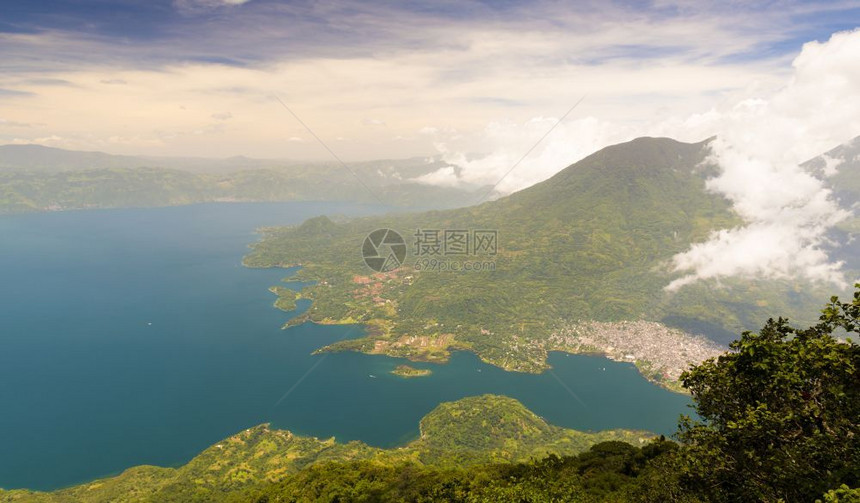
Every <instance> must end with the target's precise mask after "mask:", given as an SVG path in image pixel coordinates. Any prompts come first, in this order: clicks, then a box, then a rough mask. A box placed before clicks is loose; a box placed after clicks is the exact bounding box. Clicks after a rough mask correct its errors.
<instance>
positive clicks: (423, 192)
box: [0, 145, 477, 214]
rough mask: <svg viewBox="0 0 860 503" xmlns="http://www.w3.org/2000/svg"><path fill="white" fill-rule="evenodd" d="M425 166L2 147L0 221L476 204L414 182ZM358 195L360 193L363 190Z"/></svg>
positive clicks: (469, 196) (428, 165)
mask: <svg viewBox="0 0 860 503" xmlns="http://www.w3.org/2000/svg"><path fill="white" fill-rule="evenodd" d="M440 165H441V164H440V162H438V161H431V162H428V161H427V160H425V159H406V160H397V161H372V162H362V163H356V164H355V165H354V166H351V169H352V170H353V171H355V173H356V175H357V176H359V177H360V178H361V180H362V182H363V183H365V184H366V185H368V187H370V188H371V189H372V190H373V194H371V193H369V192H368V191H366V190H363V189H362V190H357V187H358V186H357V182H356V179H355V177H354V176H353V175H352V174H351V173H350V172H349V171H348V170H346V169H344V168H343V166H340V165H339V164H335V163H297V162H286V161H261V160H254V159H246V158H233V159H225V160H205V159H167V158H139V157H126V156H112V155H107V154H103V153H99V152H73V151H65V150H59V149H51V148H45V147H38V146H17V145H6V146H0V214H4V213H21V212H29V211H45V210H66V209H81V208H119V207H146V206H173V205H181V204H190V203H200V202H212V201H224V202H231V201H307V200H314V201H354V202H367V203H374V204H376V203H380V202H381V203H383V204H388V205H393V206H412V207H433V208H444V207H453V206H458V205H465V204H469V203H471V202H473V201H474V200H475V199H476V197H477V195H475V194H473V193H472V190H475V189H477V187H472V188H470V189H466V190H461V189H453V188H443V187H434V186H430V185H423V184H420V183H416V182H414V181H410V180H411V179H414V178H416V177H418V176H421V175H423V174H427V173H430V172H432V171H434V170H436V169H438V168H439V167H440ZM358 188H360V187H358Z"/></svg>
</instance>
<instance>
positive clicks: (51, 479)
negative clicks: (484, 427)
mask: <svg viewBox="0 0 860 503" xmlns="http://www.w3.org/2000/svg"><path fill="white" fill-rule="evenodd" d="M382 211H383V208H379V207H372V206H362V205H354V204H342V203H308V202H304V203H256V204H201V205H192V206H183V207H172V208H154V209H122V210H98V211H75V212H64V213H47V214H30V215H16V216H5V217H0V281H2V283H0V446H2V449H0V487H3V488H6V489H11V488H20V487H26V488H30V489H40V490H49V489H53V488H57V487H62V486H67V485H71V484H76V483H80V482H84V481H88V480H92V479H95V478H98V477H103V476H107V475H112V474H116V473H119V472H121V471H122V470H124V469H126V468H128V467H131V466H134V465H140V464H153V465H159V466H177V465H180V464H183V463H185V462H187V461H188V460H189V459H191V458H192V457H193V456H194V455H195V454H197V453H198V452H200V451H202V450H203V449H205V448H206V447H208V446H209V445H211V444H213V443H216V442H217V441H219V440H221V439H223V438H225V437H227V436H229V435H231V434H234V433H237V432H238V431H240V430H242V429H244V428H248V427H250V426H254V425H257V424H260V423H265V422H270V423H272V424H273V426H274V427H277V428H286V429H290V430H292V431H293V432H296V433H298V434H303V435H314V436H318V437H331V436H334V437H336V438H337V439H338V440H342V441H346V440H363V441H365V442H367V443H369V444H371V445H376V446H393V445H397V444H400V443H403V442H406V441H409V440H410V439H413V438H415V437H416V436H417V435H418V421H419V419H420V418H421V417H422V416H423V415H425V414H426V413H427V412H429V411H430V410H432V409H433V408H434V407H435V406H436V405H437V404H438V403H439V402H442V401H450V400H456V399H458V398H462V397H465V396H472V395H479V394H483V393H497V394H504V395H508V396H511V397H514V398H516V399H518V400H520V401H521V402H522V403H523V404H525V405H526V406H527V407H529V408H530V409H531V410H533V411H534V412H535V413H537V414H539V415H541V416H543V417H544V418H545V419H547V420H548V421H550V422H552V423H554V424H556V425H559V426H565V427H570V428H577V429H583V430H599V429H608V428H634V429H645V430H650V431H654V432H657V433H665V434H670V433H671V432H672V431H674V429H675V425H676V423H677V418H678V415H679V414H681V413H685V412H688V410H689V409H688V408H687V404H688V403H689V399H688V398H687V397H685V396H682V395H678V394H674V393H670V392H668V391H665V390H663V389H661V388H658V387H657V386H654V385H652V384H650V383H648V382H647V381H646V380H644V379H643V378H641V377H640V376H639V374H638V373H637V372H636V370H635V368H634V367H633V366H632V365H630V364H626V363H616V362H611V361H608V360H606V359H604V358H599V357H590V356H579V355H565V354H560V353H553V354H551V356H550V363H551V364H552V366H553V367H554V371H553V373H544V374H541V375H528V374H518V373H509V372H504V371H502V370H500V369H498V368H495V367H491V366H488V365H486V364H484V363H481V362H480V360H478V359H477V358H476V357H475V356H474V355H472V354H470V353H462V352H461V353H455V354H454V355H453V357H452V358H451V361H450V362H449V363H448V364H445V365H432V364H413V365H414V366H415V367H421V368H432V370H433V375H432V376H429V377H423V378H416V379H403V378H399V377H396V376H393V375H391V374H389V371H390V370H392V369H393V368H394V367H396V366H397V365H399V364H401V363H403V362H404V360H401V359H396V358H389V357H385V356H371V355H363V354H358V353H334V354H327V355H321V356H312V355H311V353H312V352H313V351H314V350H315V349H317V348H319V347H321V346H324V345H326V344H328V343H330V342H333V341H336V340H339V339H342V338H345V337H355V336H359V335H361V334H362V331H361V330H362V329H361V327H359V326H317V325H311V324H304V325H301V326H297V327H293V328H291V329H289V330H281V328H280V327H281V326H282V325H283V324H284V323H285V322H286V321H287V320H288V319H289V318H290V313H285V312H283V311H279V310H277V309H275V308H274V307H273V306H272V303H273V302H274V300H275V296H274V295H273V294H272V293H270V292H269V291H268V287H270V286H272V285H276V284H278V283H279V281H280V280H281V279H282V278H284V277H285V276H287V275H288V274H289V271H286V270H283V269H248V268H245V267H242V265H241V259H242V256H243V255H244V254H245V253H246V252H247V246H248V244H250V243H252V242H254V241H255V240H256V239H257V238H258V236H257V235H256V234H255V232H254V230H255V229H256V228H258V227H260V226H271V225H280V224H290V223H299V222H301V221H303V220H304V219H306V218H309V217H312V216H316V215H319V214H330V215H331V214H343V215H363V214H372V213H379V212H382ZM356 253H359V250H358V249H356ZM300 307H301V306H300ZM371 376H373V377H371ZM559 381H561V382H563V383H564V386H562V384H560V382H559Z"/></svg>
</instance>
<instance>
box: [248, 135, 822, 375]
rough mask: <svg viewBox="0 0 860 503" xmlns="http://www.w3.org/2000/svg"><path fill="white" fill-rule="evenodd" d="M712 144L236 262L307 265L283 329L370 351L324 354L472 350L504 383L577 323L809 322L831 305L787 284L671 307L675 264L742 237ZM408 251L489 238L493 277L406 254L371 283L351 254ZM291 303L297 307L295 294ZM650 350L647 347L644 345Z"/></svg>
mask: <svg viewBox="0 0 860 503" xmlns="http://www.w3.org/2000/svg"><path fill="white" fill-rule="evenodd" d="M707 154H708V149H707V144H706V142H703V143H697V144H686V143H680V142H677V141H674V140H670V139H654V138H640V139H637V140H634V141H632V142H629V143H625V144H621V145H616V146H613V147H608V148H606V149H603V150H601V151H600V152H597V153H595V154H593V155H591V156H589V157H587V158H585V159H583V160H582V161H580V162H578V163H576V164H574V165H573V166H570V167H568V168H566V169H564V170H563V171H561V172H560V173H558V174H557V175H555V176H554V177H552V178H550V179H549V180H547V181H545V182H542V183H539V184H537V185H535V186H533V187H530V188H528V189H525V190H523V191H520V192H517V193H515V194H513V195H511V196H509V197H505V198H502V199H499V200H497V201H492V202H487V203H484V204H481V205H479V206H475V207H470V208H463V209H456V210H448V211H435V212H428V213H421V214H412V215H395V216H388V217H372V218H363V219H357V220H352V221H349V222H345V223H335V222H332V221H331V220H329V219H327V218H326V217H319V218H315V219H312V220H309V221H307V222H305V223H304V224H302V225H301V226H298V227H291V228H278V229H268V230H267V231H266V232H265V235H264V238H263V240H262V241H261V242H260V243H257V244H256V245H255V246H254V248H253V251H252V253H250V254H249V255H248V256H247V257H246V258H245V263H246V265H249V266H252V267H271V266H281V267H285V266H292V265H301V266H302V269H301V270H300V271H299V273H298V276H297V278H298V279H299V280H303V281H318V283H317V284H316V285H315V286H311V287H308V288H306V289H304V290H303V292H302V295H303V296H304V297H307V298H310V299H312V300H313V305H312V306H311V308H310V309H309V310H308V311H307V312H306V313H305V314H303V315H302V316H300V317H298V318H295V319H294V320H292V321H291V323H296V324H297V323H302V322H304V321H308V320H310V321H313V322H317V323H341V322H349V323H352V322H361V323H365V324H367V325H369V326H370V327H371V334H370V336H368V337H367V338H365V339H359V340H350V341H343V342H341V343H338V344H335V345H333V346H331V347H330V348H329V349H351V350H360V351H365V352H376V353H386V354H391V355H396V356H404V357H408V358H411V359H415V360H434V361H440V360H444V359H445V358H447V355H448V352H449V350H450V349H455V348H456V349H468V350H471V351H474V352H476V353H477V354H478V355H479V356H480V357H481V358H482V359H483V360H485V361H487V362H489V363H492V364H495V365H498V366H501V367H503V368H506V369H511V370H520V371H529V372H535V371H541V370H543V369H545V368H546V363H545V359H546V355H547V352H548V351H552V350H570V348H568V347H559V346H558V345H557V344H555V343H553V342H551V341H550V340H549V337H550V335H552V334H553V333H554V332H556V331H558V330H559V329H560V327H562V326H565V325H567V324H570V323H576V322H578V321H588V320H596V321H606V322H613V321H622V320H639V319H645V320H650V321H658V322H663V323H666V324H669V325H673V326H676V327H679V328H682V329H686V330H689V331H692V332H699V333H701V332H704V333H706V334H708V335H710V336H712V337H714V338H716V339H717V340H720V341H722V342H724V343H727V342H728V341H729V340H730V337H731V334H732V333H739V332H740V331H742V330H745V329H748V328H754V327H756V326H761V324H762V323H763V322H764V321H765V320H766V319H767V313H769V312H773V311H778V312H784V313H787V314H789V315H791V316H792V317H794V318H796V319H800V320H802V321H806V322H811V321H813V320H814V319H815V312H816V305H817V303H816V301H815V299H817V298H821V297H822V296H823V295H825V292H823V290H822V289H821V288H820V287H814V286H810V285H805V284H801V283H794V282H787V281H786V282H776V281H743V282H741V281H733V280H728V281H724V282H723V283H722V286H717V285H714V284H712V283H699V284H695V285H691V286H688V287H685V288H683V289H682V290H681V291H680V292H678V293H675V294H669V293H666V292H664V290H663V289H664V287H665V286H666V285H668V284H669V283H670V282H671V281H672V280H673V279H675V278H677V277H678V273H673V272H672V271H671V267H670V263H669V261H670V259H671V257H672V256H673V255H675V254H676V253H679V252H682V251H684V250H686V249H688V247H689V246H690V244H691V243H695V242H700V241H703V240H705V239H706V238H707V237H708V236H709V234H710V233H711V232H712V231H714V230H717V229H723V228H728V227H732V226H735V225H738V224H739V223H740V222H739V219H738V218H737V217H736V216H735V215H734V214H733V212H732V211H731V210H730V205H729V203H728V202H727V201H725V200H723V199H722V198H720V197H718V196H717V195H714V194H713V193H710V192H708V191H706V190H705V180H706V178H707V177H708V176H710V175H712V174H713V170H714V168H713V166H709V165H707V164H705V163H704V161H705V159H706V157H707ZM384 227H388V228H392V229H395V230H397V231H399V232H400V233H401V234H403V235H404V237H405V238H406V239H407V241H408V242H410V244H412V242H413V241H414V238H413V235H414V234H415V232H416V230H417V229H492V230H497V231H498V253H497V255H495V256H484V255H476V256H473V257H467V258H466V259H463V258H461V257H453V258H452V257H449V258H452V259H453V260H455V261H456V260H473V259H474V260H482V261H484V260H492V261H494V262H495V264H496V265H495V270H493V271H481V272H457V271H450V270H449V271H428V270H423V271H416V270H414V268H413V266H414V264H415V263H416V261H417V260H418V259H420V258H421V257H416V256H415V255H414V252H415V250H414V247H413V246H410V255H409V256H408V257H407V260H406V263H405V264H404V266H403V267H401V268H400V269H398V270H396V271H394V272H392V273H388V274H372V271H370V270H369V269H368V268H367V267H366V266H365V265H364V263H363V261H362V257H361V254H360V250H361V248H360V247H361V243H362V241H363V240H364V237H365V236H366V235H367V234H368V233H369V232H370V231H372V230H374V229H377V228H384ZM289 295H293V294H292V293H289ZM643 337H647V334H643Z"/></svg>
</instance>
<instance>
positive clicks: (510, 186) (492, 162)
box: [418, 117, 633, 194]
mask: <svg viewBox="0 0 860 503" xmlns="http://www.w3.org/2000/svg"><path fill="white" fill-rule="evenodd" d="M557 123H558V119H557V118H554V117H536V118H533V119H530V120H528V121H526V122H525V123H523V124H517V123H515V122H512V121H500V122H492V123H490V124H489V125H488V126H487V127H486V128H485V129H484V131H483V134H482V137H481V139H480V141H481V142H482V143H483V144H484V145H485V146H486V147H487V148H488V149H489V151H490V153H489V154H485V155H478V156H475V155H470V154H467V153H464V152H461V151H452V149H451V148H449V145H448V144H447V143H441V142H437V143H436V144H435V147H436V150H437V151H438V152H439V153H440V154H441V157H442V160H444V161H445V162H447V163H448V164H449V165H452V166H456V167H457V168H459V169H458V170H453V169H449V168H441V169H439V170H438V171H436V172H434V173H430V174H428V175H424V176H422V177H420V178H419V179H418V181H420V182H421V183H428V184H433V183H436V184H439V185H446V186H457V185H469V186H475V185H481V186H483V185H490V186H493V185H495V186H496V187H495V191H496V192H497V193H498V194H510V193H511V192H514V191H517V190H520V189H523V188H525V187H528V186H531V185H534V184H535V183H538V182H540V181H543V180H545V179H547V178H549V177H551V176H552V175H554V174H555V173H557V172H558V171H559V170H561V169H563V168H564V167H566V166H568V165H570V164H573V163H574V162H576V161H578V160H580V159H582V158H583V157H585V156H586V155H588V154H591V153H593V152H595V151H596V150H598V149H600V148H602V147H604V146H606V145H608V144H610V143H617V142H620V141H623V140H626V139H631V138H632V135H633V132H632V130H630V129H629V128H625V127H619V126H617V125H615V124H612V123H609V122H606V121H600V120H598V119H596V118H594V117H586V118H582V119H570V118H568V119H567V120H566V121H564V122H562V123H561V124H558V125H557V126H556V124H557ZM553 128H554V129H553ZM550 130H552V131H551V132H550V133H549V136H547V137H546V138H545V139H544V140H543V141H541V142H540V143H538V142H539V140H541V137H543V136H544V135H545V134H547V132H548V131H550ZM530 150H531V152H530V153H529V155H528V156H526V157H525V158H524V157H523V156H524V155H525V154H526V153H527V152H529V151H530Z"/></svg>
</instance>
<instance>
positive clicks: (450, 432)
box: [0, 395, 652, 502]
mask: <svg viewBox="0 0 860 503" xmlns="http://www.w3.org/2000/svg"><path fill="white" fill-rule="evenodd" d="M651 437H652V435H650V434H647V433H643V432H635V431H627V430H608V431H603V432H597V433H585V432H579V431H576V430H568V429H564V428H559V427H557V426H553V425H550V424H548V423H546V422H545V421H544V420H543V419H541V418H540V417H538V416H536V415H535V414H534V413H532V412H531V411H529V410H528V409H526V408H525V407H524V406H523V405H522V404H521V403H519V402H518V401H516V400H514V399H512V398H507V397H503V396H496V395H483V396H477V397H469V398H464V399H461V400H458V401H456V402H451V403H442V404H440V405H439V406H438V407H437V408H436V409H434V410H433V411H431V412H430V413H429V414H427V416H425V417H424V419H422V420H421V436H420V438H418V439H416V440H414V441H412V442H410V443H409V444H406V445H405V446H402V447H397V448H393V449H379V448H375V447H371V446H368V445H366V444H364V443H361V442H355V441H354V442H349V443H339V442H337V441H335V439H334V438H330V439H318V438H314V437H302V436H298V435H294V434H293V433H291V432H289V431H286V430H277V429H272V428H271V427H269V425H260V426H256V427H253V428H249V429H247V430H244V431H242V432H240V433H238V434H236V435H233V436H231V437H229V438H226V439H224V440H222V441H221V442H218V443H217V444H215V445H213V446H211V447H209V448H208V449H206V450H205V451H203V452H202V453H200V454H199V455H197V456H196V457H194V458H193V459H192V460H191V461H189V462H188V463H187V464H185V465H183V466H180V467H178V468H160V467H155V466H138V467H134V468H130V469H128V470H126V471H125V472H123V473H122V474H121V475H118V476H115V477H111V478H106V479H102V480H97V481H94V482H90V483H87V484H82V485H79V486H74V487H70V488H67V489H60V490H58V491H54V492H50V493H40V492H31V491H26V490H17V491H7V492H3V490H0V502H12V501H16V502H22V501H27V502H53V501H83V502H101V501H115V502H119V501H213V500H222V499H227V498H230V497H231V496H235V495H239V496H241V495H242V494H244V493H245V492H246V491H248V490H250V489H254V488H261V487H265V486H267V485H270V484H273V483H277V482H279V481H282V480H285V479H288V478H289V477H290V476H292V475H294V474H295V473H297V472H298V471H299V470H302V469H303V468H307V467H310V466H312V465H317V464H321V463H328V462H348V461H358V460H367V461H373V462H374V464H375V465H376V466H380V467H384V466H401V465H403V464H406V463H413V464H419V465H421V466H434V467H440V468H451V469H453V468H463V467H468V466H475V465H480V464H485V463H501V462H512V461H526V460H528V459H530V458H533V457H543V456H546V455H547V454H556V455H572V454H577V453H580V452H584V451H586V450H588V449H589V448H590V447H592V446H594V445H596V444H598V443H600V442H607V441H615V442H627V443H630V444H634V445H638V444H640V443H642V442H644V441H645V440H647V439H649V438H651ZM240 500H242V499H241V498H240ZM244 500H245V501H249V500H248V499H244Z"/></svg>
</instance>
